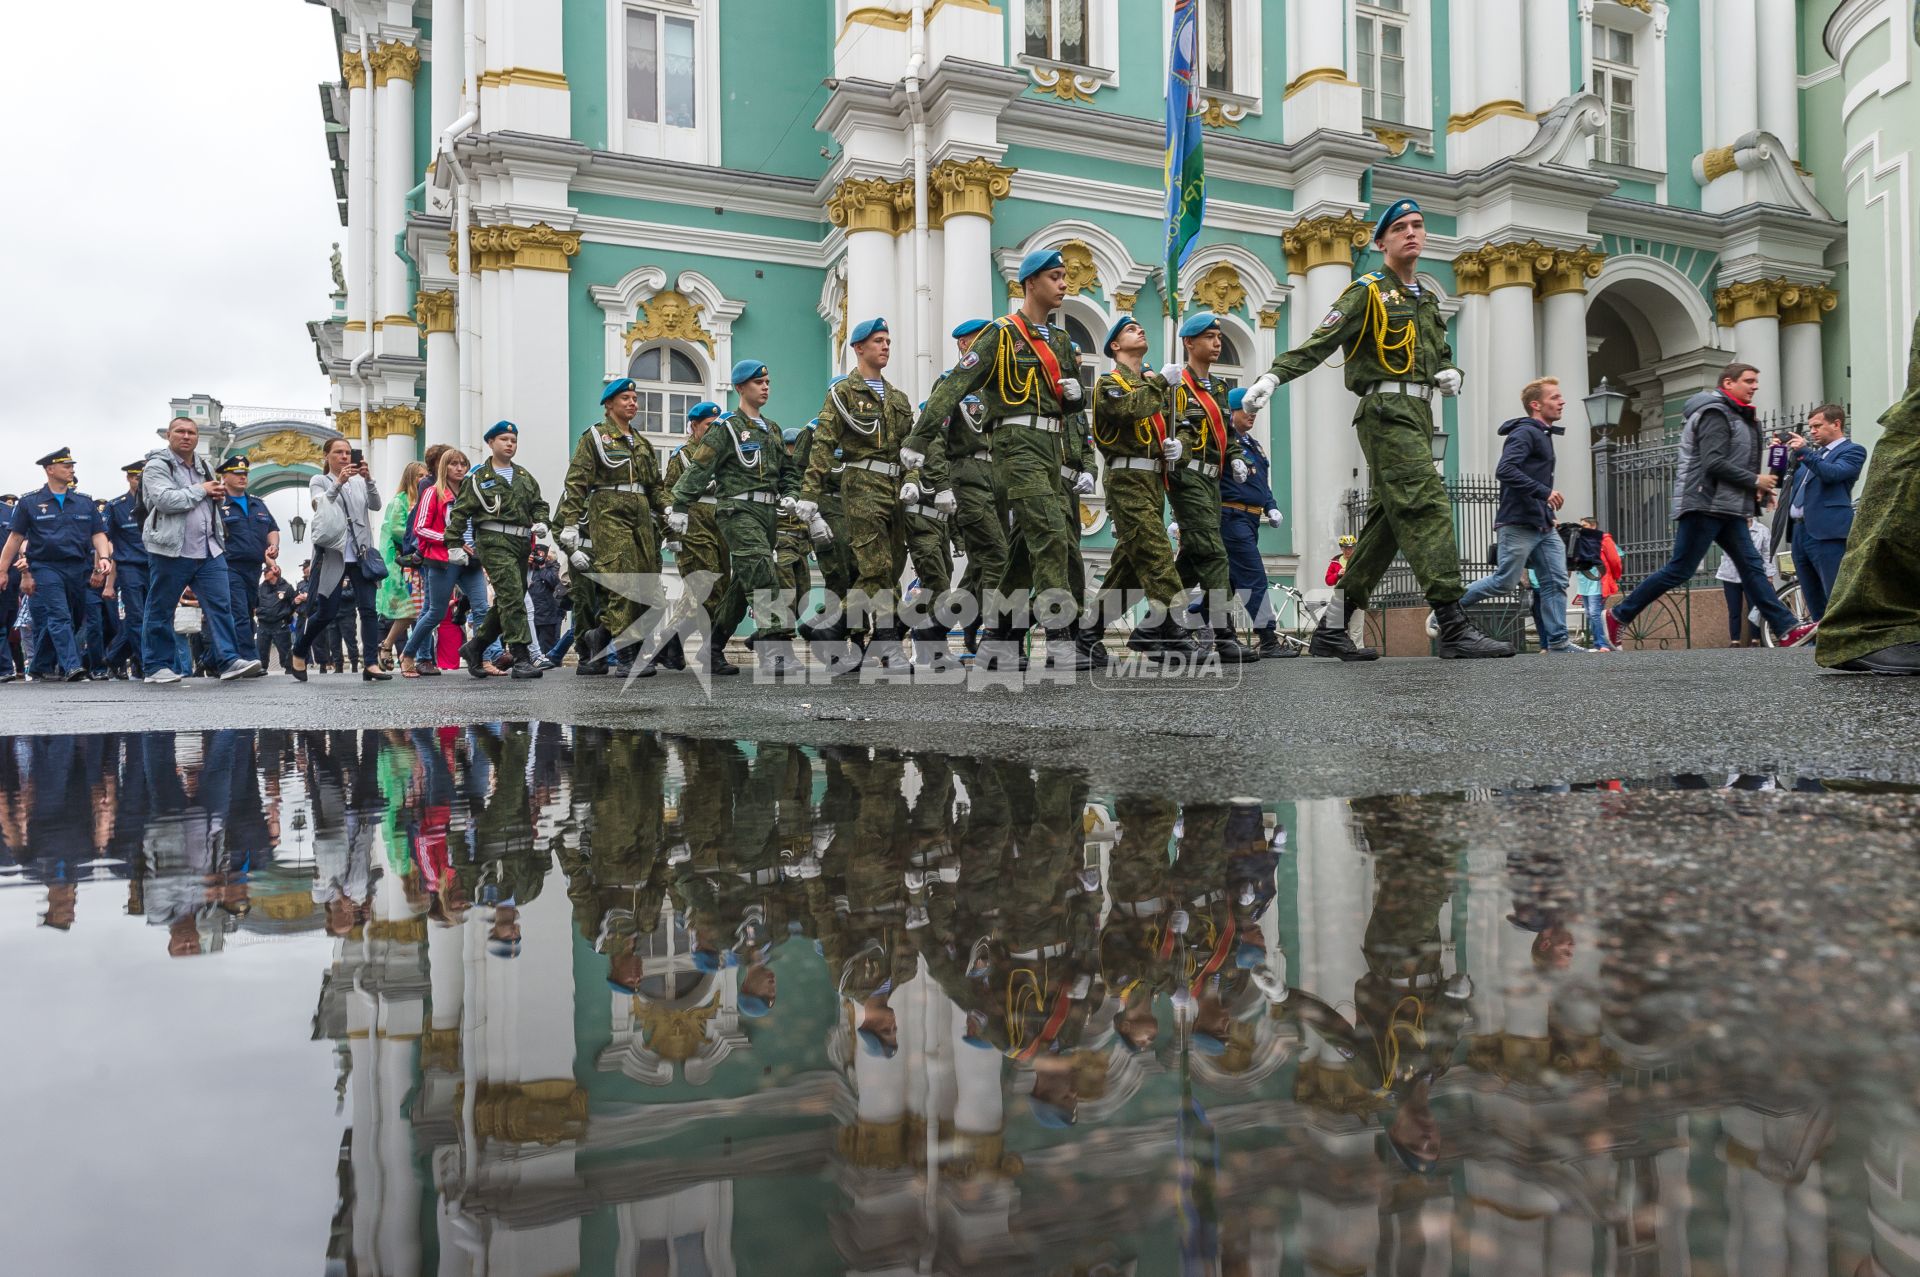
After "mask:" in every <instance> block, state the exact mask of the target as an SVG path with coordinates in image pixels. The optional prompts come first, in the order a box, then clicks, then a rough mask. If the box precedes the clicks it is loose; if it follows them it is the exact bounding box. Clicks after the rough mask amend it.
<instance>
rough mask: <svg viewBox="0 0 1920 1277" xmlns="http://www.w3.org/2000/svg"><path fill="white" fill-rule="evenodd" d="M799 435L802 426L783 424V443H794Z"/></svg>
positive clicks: (781, 430)
mask: <svg viewBox="0 0 1920 1277" xmlns="http://www.w3.org/2000/svg"><path fill="white" fill-rule="evenodd" d="M799 437H800V427H798V426H782V427H781V428H780V442H782V443H792V442H793V441H794V440H796V439H798V438H799Z"/></svg>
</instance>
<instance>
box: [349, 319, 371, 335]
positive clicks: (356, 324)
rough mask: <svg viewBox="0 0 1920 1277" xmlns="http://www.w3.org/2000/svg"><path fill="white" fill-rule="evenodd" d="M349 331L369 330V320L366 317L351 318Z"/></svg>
mask: <svg viewBox="0 0 1920 1277" xmlns="http://www.w3.org/2000/svg"><path fill="white" fill-rule="evenodd" d="M347 331H348V332H350V333H363V332H365V331H367V321H366V320H364V319H349V320H348V321H347Z"/></svg>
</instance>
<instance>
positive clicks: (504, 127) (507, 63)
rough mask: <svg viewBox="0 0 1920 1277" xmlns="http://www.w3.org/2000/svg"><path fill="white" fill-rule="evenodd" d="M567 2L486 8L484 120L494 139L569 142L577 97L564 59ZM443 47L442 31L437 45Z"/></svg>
mask: <svg viewBox="0 0 1920 1277" xmlns="http://www.w3.org/2000/svg"><path fill="white" fill-rule="evenodd" d="M560 10H561V0H514V3H512V4H490V5H487V6H485V12H486V17H485V21H484V23H483V26H484V27H485V33H484V34H485V40H484V42H483V44H482V48H483V50H484V52H483V54H482V60H483V63H484V66H485V69H484V70H483V71H482V72H481V74H480V118H481V119H482V120H484V121H485V122H486V124H485V128H486V130H487V131H488V132H489V133H493V132H514V133H536V134H541V135H544V136H547V137H566V136H568V134H569V132H570V130H571V128H572V121H571V116H572V107H571V94H570V91H569V88H568V85H567V78H566V75H565V74H564V70H563V68H564V59H563V58H562V56H561V28H560ZM439 42H440V33H439V29H438V28H435V30H434V43H435V44H436V45H438V44H439Z"/></svg>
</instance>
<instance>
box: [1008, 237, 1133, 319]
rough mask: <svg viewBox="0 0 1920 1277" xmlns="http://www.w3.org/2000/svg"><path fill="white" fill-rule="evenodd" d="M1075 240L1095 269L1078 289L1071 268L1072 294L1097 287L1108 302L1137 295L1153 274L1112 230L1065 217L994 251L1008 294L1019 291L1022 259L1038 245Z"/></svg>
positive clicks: (1066, 242) (1055, 246)
mask: <svg viewBox="0 0 1920 1277" xmlns="http://www.w3.org/2000/svg"><path fill="white" fill-rule="evenodd" d="M1073 243H1078V244H1081V245H1084V246H1085V248H1086V259H1085V260H1086V261H1087V262H1088V263H1089V264H1090V265H1091V267H1092V270H1093V278H1092V279H1091V280H1089V281H1087V282H1085V283H1084V284H1083V285H1082V286H1081V287H1078V288H1075V287H1073V284H1072V280H1071V276H1072V274H1073V271H1072V270H1071V269H1070V270H1069V276H1070V279H1069V284H1068V288H1069V292H1070V294H1071V295H1073V296H1079V295H1081V294H1083V293H1086V292H1088V291H1090V290H1092V289H1094V288H1098V289H1100V291H1101V295H1102V296H1103V297H1105V298H1106V299H1107V300H1108V301H1109V302H1112V301H1113V300H1114V299H1116V298H1118V297H1122V296H1126V297H1137V296H1139V294H1140V290H1141V289H1142V288H1144V287H1145V286H1146V283H1147V280H1148V279H1150V278H1151V277H1152V275H1153V268H1152V267H1151V266H1146V265H1142V264H1141V263H1139V262H1136V261H1134V260H1133V254H1132V253H1130V252H1128V251H1127V246H1126V245H1125V244H1124V243H1122V242H1121V240H1120V237H1119V236H1117V235H1115V234H1114V233H1113V232H1112V231H1110V230H1107V229H1106V228H1105V227H1103V226H1098V225H1095V224H1094V223H1092V222H1086V221H1081V220H1080V219H1078V218H1062V219H1061V220H1060V221H1057V222H1053V223H1050V224H1049V225H1046V226H1043V227H1041V228H1040V229H1039V230H1037V231H1035V232H1034V233H1033V234H1031V235H1029V236H1027V238H1026V239H1024V240H1022V241H1021V242H1020V243H1018V244H1016V245H1013V246H1012V247H1010V248H1002V249H1000V250H999V251H998V252H997V253H995V254H994V256H995V260H996V261H997V262H998V263H999V267H1000V276H1001V278H1002V279H1004V280H1006V282H1007V286H1008V291H1009V293H1012V292H1016V291H1018V287H1019V285H1018V282H1017V281H1016V280H1015V279H1014V276H1015V274H1016V273H1017V272H1018V271H1019V269H1020V259H1021V258H1023V257H1025V256H1026V255H1027V254H1028V253H1030V252H1032V251H1033V250H1034V249H1036V248H1063V247H1064V246H1065V245H1068V244H1073ZM1070 266H1071V264H1070Z"/></svg>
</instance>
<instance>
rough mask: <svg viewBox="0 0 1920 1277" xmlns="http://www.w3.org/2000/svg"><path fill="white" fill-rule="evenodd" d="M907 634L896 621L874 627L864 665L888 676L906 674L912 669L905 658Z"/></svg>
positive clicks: (909, 662) (909, 661)
mask: <svg viewBox="0 0 1920 1277" xmlns="http://www.w3.org/2000/svg"><path fill="white" fill-rule="evenodd" d="M906 635H907V632H906V630H904V629H903V628H901V625H900V623H899V622H898V621H895V622H893V623H892V624H891V625H882V626H876V627H875V628H874V631H873V641H872V642H870V643H869V644H868V645H867V658H866V663H867V664H868V665H870V666H873V667H876V668H878V669H879V670H881V671H882V672H884V673H888V674H906V673H909V672H910V671H911V670H912V669H913V662H912V661H911V660H910V659H908V657H907V648H906Z"/></svg>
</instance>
